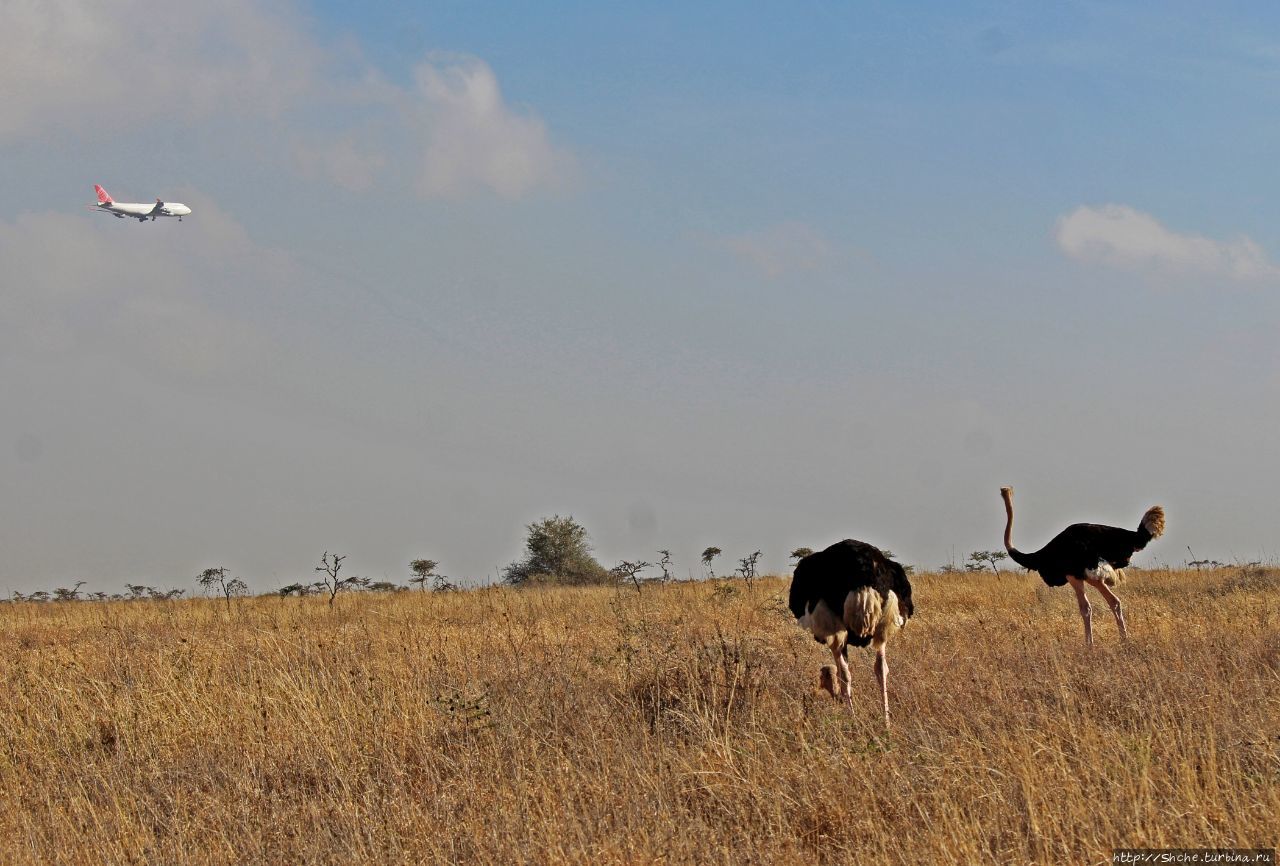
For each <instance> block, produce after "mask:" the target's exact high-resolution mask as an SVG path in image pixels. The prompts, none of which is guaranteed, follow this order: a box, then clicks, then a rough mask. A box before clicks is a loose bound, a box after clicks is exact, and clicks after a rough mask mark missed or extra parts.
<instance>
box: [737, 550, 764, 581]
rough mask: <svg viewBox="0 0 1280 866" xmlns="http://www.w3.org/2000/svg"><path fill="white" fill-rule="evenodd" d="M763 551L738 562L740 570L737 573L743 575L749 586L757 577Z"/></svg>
mask: <svg viewBox="0 0 1280 866" xmlns="http://www.w3.org/2000/svg"><path fill="white" fill-rule="evenodd" d="M760 554H761V551H759V550H757V551H756V552H755V553H752V554H749V555H747V556H744V557H742V559H739V560H738V568H737V571H736V573H737V574H740V575H742V577H743V579H745V580H746V582H747V583H748V584H749V583H751V582H752V581H753V580H755V577H756V563H757V562H759V561H760Z"/></svg>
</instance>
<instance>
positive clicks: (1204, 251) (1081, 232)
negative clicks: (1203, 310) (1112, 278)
mask: <svg viewBox="0 0 1280 866" xmlns="http://www.w3.org/2000/svg"><path fill="white" fill-rule="evenodd" d="M1054 240H1055V242H1056V243H1057V245H1058V248H1059V249H1060V250H1062V252H1063V253H1065V254H1066V255H1068V256H1070V257H1071V258H1073V259H1076V260H1077V261H1081V262H1088V263H1091V264H1100V265H1105V266H1107V267H1116V268H1125V269H1129V270H1136V271H1157V272H1161V273H1167V274H1174V275H1184V274H1185V275H1201V276H1210V277H1218V278H1223V279H1229V280H1237V281H1242V282H1250V281H1260V280H1273V279H1277V278H1280V266H1277V265H1276V264H1275V263H1273V262H1272V261H1271V260H1270V259H1269V258H1268V257H1267V254H1266V252H1265V251H1263V249H1262V248H1261V247H1260V246H1259V245H1258V244H1257V242H1255V241H1254V240H1252V239H1251V238H1248V237H1240V238H1238V239H1236V240H1232V241H1216V240H1213V239H1212V238H1206V237H1202V236H1200V235H1192V234H1181V233H1179V232H1175V231H1173V230H1171V229H1169V228H1167V227H1166V226H1165V225H1163V224H1162V223H1161V222H1160V221H1159V220H1157V219H1156V218H1155V217H1153V216H1151V215H1150V214H1146V213H1143V212H1142V211H1139V210H1135V209H1133V208H1131V207H1128V206H1126V205H1119V204H1107V205H1102V206H1101V207H1089V206H1086V205H1082V206H1080V207H1078V208H1076V209H1075V210H1073V211H1071V213H1069V214H1066V215H1065V216H1062V217H1061V218H1059V219H1058V223H1057V225H1056V227H1055V228H1054Z"/></svg>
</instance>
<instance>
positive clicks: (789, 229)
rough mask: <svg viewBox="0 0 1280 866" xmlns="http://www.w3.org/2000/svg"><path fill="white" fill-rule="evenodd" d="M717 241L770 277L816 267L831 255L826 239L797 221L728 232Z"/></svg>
mask: <svg viewBox="0 0 1280 866" xmlns="http://www.w3.org/2000/svg"><path fill="white" fill-rule="evenodd" d="M720 244H721V245H722V246H723V247H724V248H725V249H728V250H729V251H730V252H732V253H734V254H735V255H737V256H738V257H739V258H741V259H743V260H744V261H746V262H747V263H749V264H750V265H751V266H752V267H754V268H756V269H757V270H759V271H760V272H761V273H763V274H764V275H765V276H767V277H770V278H776V277H781V276H783V275H785V274H789V273H794V272H797V271H811V270H815V269H817V268H820V267H822V266H823V265H824V264H825V263H826V262H827V261H828V260H829V259H830V258H831V244H830V243H828V241H827V239H826V238H825V237H824V236H823V235H822V234H821V233H820V232H818V231H817V230H816V229H814V228H813V227H811V226H809V225H806V224H804V223H799V222H786V223H779V224H778V225H775V226H772V227H770V228H767V229H763V230H761V231H757V232H744V233H743V234H738V235H730V236H728V237H725V238H722V239H721V241H720Z"/></svg>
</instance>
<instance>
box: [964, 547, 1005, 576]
mask: <svg viewBox="0 0 1280 866" xmlns="http://www.w3.org/2000/svg"><path fill="white" fill-rule="evenodd" d="M1008 557H1009V554H1007V553H1005V552H1004V551H1003V550H975V551H974V552H973V553H971V554H969V561H968V562H966V563H965V564H964V567H965V569H966V570H968V571H986V569H987V566H988V565H989V566H991V571H992V573H994V574H999V573H1000V568H999V565H998V563H999V562H1000V560H1002V559H1008Z"/></svg>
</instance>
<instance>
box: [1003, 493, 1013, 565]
mask: <svg viewBox="0 0 1280 866" xmlns="http://www.w3.org/2000/svg"><path fill="white" fill-rule="evenodd" d="M1004 513H1005V515H1006V517H1007V520H1006V521H1005V524H1004V549H1005V550H1007V551H1009V552H1011V553H1012V552H1013V502H1012V501H1011V500H1010V499H1008V498H1006V499H1005V501H1004Z"/></svg>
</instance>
